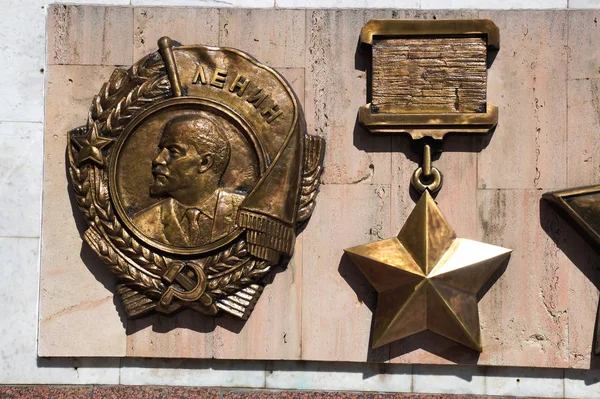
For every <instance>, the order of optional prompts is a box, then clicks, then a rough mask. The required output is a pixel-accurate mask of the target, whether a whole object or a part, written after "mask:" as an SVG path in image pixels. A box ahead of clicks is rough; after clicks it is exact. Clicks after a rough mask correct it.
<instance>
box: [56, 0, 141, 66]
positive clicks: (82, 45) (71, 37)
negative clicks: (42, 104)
mask: <svg viewBox="0 0 600 399" xmlns="http://www.w3.org/2000/svg"><path fill="white" fill-rule="evenodd" d="M132 26H133V9H131V8H125V7H91V6H66V5H51V6H50V7H49V9H48V50H47V51H48V64H50V65H52V64H61V65H63V64H72V65H127V66H128V65H131V63H132V62H133V58H132V56H133V37H132V32H133V28H132Z"/></svg>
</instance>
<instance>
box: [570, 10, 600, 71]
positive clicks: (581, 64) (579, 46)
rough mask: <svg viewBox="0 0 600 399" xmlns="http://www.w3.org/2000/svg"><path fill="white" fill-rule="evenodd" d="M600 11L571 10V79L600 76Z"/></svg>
mask: <svg viewBox="0 0 600 399" xmlns="http://www.w3.org/2000/svg"><path fill="white" fill-rule="evenodd" d="M598 23H600V11H599V10H586V11H581V10H579V11H570V12H569V33H568V34H569V48H568V51H569V79H586V78H589V79H594V78H600V49H599V48H598V41H600V26H598Z"/></svg>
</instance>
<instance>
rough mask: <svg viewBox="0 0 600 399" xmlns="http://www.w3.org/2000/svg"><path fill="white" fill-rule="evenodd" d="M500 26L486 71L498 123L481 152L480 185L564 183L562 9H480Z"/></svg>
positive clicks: (564, 31) (564, 28)
mask: <svg viewBox="0 0 600 399" xmlns="http://www.w3.org/2000/svg"><path fill="white" fill-rule="evenodd" d="M480 17H482V18H490V19H492V20H493V21H494V22H495V23H496V25H498V27H499V28H500V32H501V38H502V42H501V44H500V51H499V52H498V55H497V57H496V59H495V60H494V63H493V64H492V67H491V68H490V69H489V75H488V98H489V101H490V102H491V103H492V104H494V105H497V106H498V107H499V109H500V110H499V121H498V128H497V129H496V131H495V132H494V134H493V135H492V136H491V140H490V141H489V145H488V146H487V147H486V148H485V149H483V150H482V151H481V152H480V154H479V164H478V167H479V187H480V188H519V189H530V188H536V189H542V190H545V189H549V188H554V187H563V186H565V185H566V183H567V180H566V148H565V144H566V137H567V136H566V132H567V109H566V102H567V98H566V96H567V50H566V49H567V22H568V15H567V13H566V12H564V11H515V12H501V11H489V12H487V11H486V12H483V11H482V12H480Z"/></svg>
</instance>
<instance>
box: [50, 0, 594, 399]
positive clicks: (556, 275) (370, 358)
mask: <svg viewBox="0 0 600 399" xmlns="http://www.w3.org/2000/svg"><path fill="white" fill-rule="evenodd" d="M67 16H68V18H67ZM103 16H105V17H103ZM477 17H485V18H491V19H492V20H494V21H495V22H496V24H497V25H498V26H499V27H500V31H501V36H502V42H501V50H500V52H499V53H498V54H497V56H496V58H495V61H494V63H493V64H492V68H491V69H490V70H489V84H488V97H489V99H490V102H492V103H493V104H495V105H498V106H499V108H500V121H499V125H498V128H497V129H496V130H495V132H493V134H489V135H484V136H481V137H478V138H473V137H466V136H452V135H449V136H448V137H447V139H446V140H445V141H444V147H443V148H444V153H443V154H442V155H441V157H440V159H439V160H438V159H436V160H435V161H434V165H435V166H436V167H438V168H439V169H440V170H441V171H442V173H443V174H444V178H445V183H444V188H443V189H442V191H441V192H440V193H439V195H438V196H437V202H438V204H439V206H440V209H441V210H442V212H443V213H444V215H445V216H446V217H447V219H448V221H449V222H450V223H451V224H452V226H453V227H454V229H455V231H456V233H457V234H458V236H460V237H464V238H470V239H475V240H480V241H485V242H488V243H491V244H495V245H501V246H505V247H508V248H512V249H513V254H512V257H511V259H510V261H509V263H508V264H507V265H506V267H503V268H501V270H500V271H499V272H498V273H497V274H496V275H494V277H493V278H492V282H493V284H492V283H490V284H489V285H488V286H486V287H485V289H484V290H483V292H482V293H481V294H480V295H479V299H480V302H479V313H480V322H481V331H482V340H483V346H484V352H483V353H482V354H478V353H476V352H472V351H470V350H468V349H466V348H464V347H462V346H460V345H458V344H455V343H453V342H452V341H449V340H447V339H445V338H442V337H440V336H437V335H435V334H432V333H428V332H425V333H420V334H417V335H414V336H412V337H409V338H407V339H404V340H401V341H398V342H395V343H392V344H390V345H386V346H384V347H381V348H379V349H377V350H371V349H369V347H370V346H369V345H370V342H369V341H370V335H371V329H372V314H373V310H374V309H375V305H376V300H377V299H376V293H375V291H374V290H373V288H372V287H371V286H370V285H369V284H368V283H367V281H366V280H365V279H364V278H363V277H362V275H361V274H360V273H359V272H358V270H357V269H356V268H355V267H354V266H353V265H352V264H351V263H350V262H349V261H348V260H347V259H346V258H345V257H344V256H343V249H344V248H347V247H349V246H353V245H358V244H362V243H366V242H372V241H376V240H379V239H383V238H388V237H391V236H394V235H396V234H397V233H398V231H399V230H400V228H401V227H402V225H403V223H404V221H405V220H406V217H407V216H408V214H409V213H410V211H411V209H412V208H413V206H414V203H415V200H416V199H417V196H416V195H415V193H414V192H412V191H411V190H410V187H409V179H410V176H411V175H412V173H413V171H414V169H415V168H416V166H417V164H416V163H417V162H418V161H419V158H420V157H419V155H418V154H414V153H413V152H412V150H411V143H410V140H408V139H407V138H406V137H404V136H395V137H390V136H379V137H374V136H371V135H370V134H369V133H368V132H366V131H365V130H364V129H362V128H361V127H360V126H359V125H358V124H357V119H356V117H357V110H358V107H359V106H360V105H362V104H364V103H366V102H367V98H366V96H367V85H366V81H367V73H368V72H367V71H368V68H367V65H368V62H369V61H368V52H366V51H365V50H364V49H362V48H360V47H358V45H357V44H358V35H359V32H360V28H361V27H362V26H363V25H364V24H365V23H366V22H367V21H368V20H370V19H372V18H399V19H434V18H435V19H442V18H446V19H447V18H477ZM120 18H124V19H123V20H124V21H125V20H127V21H129V22H124V23H122V24H119V23H118V21H119V20H120ZM172 20H178V21H181V23H180V24H169V23H168V21H172ZM590 21H592V22H590ZM48 22H49V25H48V29H49V31H48V37H49V41H48V45H49V53H48V54H49V57H48V63H49V64H50V65H48V67H47V71H46V72H47V84H46V125H45V132H44V143H45V144H44V145H45V153H44V181H43V185H44V200H43V210H42V252H41V259H42V268H41V290H40V322H39V349H38V352H39V354H40V356H43V357H61V356H81V357H87V356H93V357H132V358H133V357H159V358H160V357H162V358H181V359H183V358H188V359H202V358H215V359H238V360H255V359H268V360H316V361H340V362H373V363H383V362H387V363H397V364H393V365H390V367H391V368H393V370H395V371H393V372H390V373H392V374H394V376H393V378H391V379H390V381H391V382H390V383H393V384H400V385H403V384H406V385H407V386H409V385H410V384H412V386H413V389H414V390H415V391H420V392H427V387H428V385H429V384H430V382H429V381H430V380H428V379H429V378H434V377H436V378H437V377H439V378H444V379H445V380H444V381H446V382H447V384H448V386H452V387H454V388H452V389H455V388H456V389H460V387H461V386H462V385H464V383H463V380H465V379H467V380H469V381H471V383H470V384H469V387H468V389H469V391H470V392H471V393H474V394H487V393H488V392H491V391H490V390H489V389H487V388H486V386H485V384H484V383H483V377H482V376H480V375H477V374H472V373H471V371H470V370H471V368H470V367H469V365H475V364H479V365H491V366H518V367H549V368H589V367H591V366H592V367H593V366H594V365H596V364H598V361H597V358H596V357H594V356H592V350H591V347H592V339H593V329H594V324H595V321H596V307H597V303H598V292H597V287H598V285H599V281H598V280H599V279H600V276H596V274H598V273H597V270H595V269H596V268H595V267H594V265H597V264H599V263H600V259H599V258H598V255H597V254H596V253H595V252H594V251H593V249H592V248H591V247H589V245H588V244H586V243H585V242H584V241H582V240H581V239H580V238H579V237H578V236H577V235H576V233H574V232H573V231H572V230H570V228H569V227H568V225H567V224H566V223H565V222H564V221H562V219H560V218H559V217H558V216H557V215H556V214H555V213H554V211H553V210H552V209H551V208H549V207H548V206H547V205H546V204H545V203H544V202H542V201H541V194H542V193H543V192H544V191H547V190H552V189H559V188H564V187H568V186H569V185H571V184H591V183H594V182H595V183H598V178H600V175H599V174H598V173H599V170H598V168H594V166H593V165H594V161H597V154H596V153H597V151H596V150H597V145H598V140H597V138H598V135H597V132H598V129H597V128H598V125H600V120H599V119H598V117H597V115H596V114H597V112H596V111H597V108H598V106H597V105H596V97H597V96H598V93H597V91H598V87H600V85H599V84H598V82H599V81H600V76H594V75H593V73H592V72H593V69H591V67H590V65H593V64H590V62H589V61H584V60H582V58H584V57H580V56H574V54H577V53H576V51H579V50H577V49H578V48H579V47H578V46H588V47H587V48H589V52H590V53H593V51H594V50H593V49H592V48H591V47H590V45H589V42H590V40H593V38H590V37H588V36H585V35H577V34H575V35H574V34H571V33H570V32H579V31H581V29H580V28H579V27H577V26H574V25H576V24H588V25H589V24H591V23H593V20H590V19H589V18H588V17H586V16H584V15H582V14H577V13H570V12H569V11H481V12H479V11H473V10H456V11H439V10H428V11H420V10H356V9H355V10H322V9H319V10H315V9H306V8H304V9H299V10H280V9H264V10H263V9H260V10H257V9H253V10H240V9H228V8H222V9H210V8H204V9H198V8H195V9H191V8H189V9H188V8H153V7H148V6H143V7H139V8H135V7H134V8H114V7H91V6H51V7H50V10H49V19H48ZM113 23H114V24H118V25H119V27H118V32H116V33H115V32H111V33H110V34H108V35H104V36H101V37H96V36H93V37H88V36H86V34H85V32H86V30H85V29H83V28H82V27H84V26H88V25H89V24H91V25H93V26H95V27H96V28H95V29H98V30H100V31H102V30H104V31H110V30H111V27H112V25H111V24H113ZM265 27H268V28H265ZM82 29H83V31H82ZM578 29H579V30H578ZM78 32H84V33H83V34H79V33H78ZM117 33H118V36H119V37H118V38H114V37H113V36H111V35H113V34H117ZM165 33H166V34H169V35H171V36H172V38H173V39H175V40H179V41H181V42H182V43H186V44H191V43H202V44H209V45H222V46H231V47H237V48H240V49H241V50H244V51H247V52H248V53H250V54H253V55H255V56H256V57H257V58H258V59H259V60H261V61H263V62H266V63H267V64H269V65H271V66H273V67H275V68H276V69H277V70H279V71H280V72H281V73H282V74H283V75H284V77H285V78H286V79H287V80H288V81H289V82H290V83H291V85H292V86H293V88H294V90H295V91H296V93H297V94H298V97H299V99H300V102H301V103H302V106H303V109H304V111H305V116H306V125H307V130H308V132H309V133H311V134H317V135H320V136H323V137H325V138H326V140H327V155H326V159H325V173H324V175H323V178H322V180H323V185H322V188H321V193H320V195H319V198H318V205H317V207H316V210H315V213H314V215H313V217H312V219H311V220H310V222H309V223H308V225H307V227H306V228H305V229H304V231H303V232H302V234H300V236H299V237H298V241H297V243H296V252H295V254H294V256H293V258H292V259H291V260H290V262H289V263H288V265H287V268H286V269H285V270H278V272H277V273H276V274H275V276H274V279H273V282H272V283H271V284H270V285H268V286H267V288H266V289H265V292H264V294H263V296H262V297H261V299H260V300H259V302H258V305H257V307H256V309H255V311H254V313H253V314H252V316H251V317H250V320H248V321H247V322H245V323H244V322H240V321H237V320H234V319H232V318H230V317H229V316H223V317H221V318H217V319H211V318H206V317H203V316H200V315H199V314H197V313H193V312H191V311H188V312H181V313H179V314H177V315H174V316H172V317H166V316H159V315H154V316H150V317H145V318H142V319H139V320H135V321H127V320H126V318H125V316H124V312H123V310H122V308H121V305H120V303H119V300H118V299H115V298H113V292H114V286H115V279H114V278H113V277H112V275H111V274H110V273H109V272H108V270H107V268H106V267H105V266H104V265H103V264H102V263H101V262H100V261H98V260H97V259H96V258H95V256H94V255H93V253H92V251H91V250H90V249H89V248H88V247H87V246H86V245H85V244H84V243H83V242H82V240H81V234H82V232H83V229H84V228H85V226H84V225H83V222H82V220H81V218H80V217H79V215H78V211H77V209H76V207H75V206H74V205H73V202H72V199H71V198H70V197H69V193H68V191H67V175H66V169H65V147H66V132H67V130H69V129H71V128H73V127H75V126H78V125H80V124H82V123H84V122H85V117H86V112H87V109H88V106H89V104H90V101H91V98H92V96H93V94H95V92H97V91H98V90H99V89H100V87H101V85H102V83H103V82H104V81H105V80H106V79H107V78H108V76H109V75H110V73H111V72H112V70H113V69H114V67H113V66H112V65H121V64H123V65H126V66H127V65H129V64H130V63H131V62H132V61H133V60H136V59H137V58H139V57H140V56H142V55H143V54H145V53H146V52H149V51H153V50H154V49H155V44H154V41H155V40H156V39H157V38H158V37H160V36H162V35H163V34H165ZM115 49H118V50H119V51H118V52H116V53H115ZM593 54H595V53H593ZM593 54H592V55H593ZM594 57H595V56H594ZM597 86H598V87H597ZM586 151H587V152H586ZM596 164H597V162H596ZM573 309H575V310H573ZM148 362H150V363H148V366H149V368H150V369H152V368H153V366H152V361H148ZM173 362H174V363H173V364H174V366H173V368H176V367H178V365H179V364H180V365H182V366H185V367H188V365H190V366H189V367H191V368H195V369H196V368H197V369H198V370H197V371H194V373H197V376H198V378H200V379H202V378H204V377H205V376H206V377H207V378H212V377H211V376H212V374H211V373H209V372H207V374H203V373H202V372H200V369H201V368H202V364H201V361H200V360H198V361H197V362H199V363H197V364H196V363H194V362H196V360H188V361H187V362H186V363H178V362H182V361H180V360H173ZM190 362H192V363H190ZM411 363H419V364H439V365H441V364H454V363H458V364H461V365H463V366H464V368H463V369H461V370H463V371H461V372H459V373H458V377H457V376H455V377H451V376H447V375H445V374H444V372H443V370H444V369H443V368H440V370H439V373H437V374H436V373H433V377H431V376H425V374H426V373H425V372H423V373H418V372H417V373H416V374H420V375H421V376H420V377H419V378H413V380H411V381H408V380H406V378H405V374H410V372H411V371H410V370H408V369H405V368H404V367H408V366H406V364H411ZM140 364H141V363H139V362H132V363H131V364H130V366H127V363H125V367H124V368H123V370H124V371H122V372H121V378H122V379H125V380H127V381H131V382H130V383H133V382H134V381H136V380H137V379H138V378H142V379H145V380H146V381H148V382H149V383H150V382H151V381H155V380H156V381H159V380H158V379H157V378H158V376H164V373H163V371H162V370H163V368H156V370H151V371H148V370H146V365H142V366H140ZM160 364H163V363H160ZM249 364H251V363H249ZM248 367H249V368H250V369H251V370H252V373H255V374H253V375H252V376H250V377H249V378H250V380H248V382H246V384H248V386H255V384H258V382H254V378H255V379H256V381H260V380H261V379H263V382H264V378H267V380H266V381H267V385H268V386H270V387H273V388H286V387H289V386H297V385H298V384H297V381H301V380H304V379H307V378H309V379H310V378H312V377H311V375H313V374H314V372H315V370H313V369H312V368H310V369H307V370H306V371H303V372H297V371H296V369H294V370H289V372H285V370H281V371H280V372H279V373H278V374H277V375H275V376H272V377H269V372H268V371H265V370H264V369H263V368H259V369H252V367H251V366H250V365H249V366H248ZM282 367H283V366H282ZM170 369H171V367H167V368H165V370H166V371H165V372H166V373H169V372H170V371H169V370H170ZM427 370H430V369H427ZM412 371H413V372H414V371H415V370H412ZM417 371H418V370H417ZM354 372H355V371H354V369H352V367H350V366H348V369H347V373H348V375H351V374H352V373H354ZM194 373H192V374H193V375H196V374H194ZM265 373H266V374H265ZM311 373H312V374H311ZM427 373H428V374H431V372H430V371H428V372H427ZM470 373H471V374H472V375H471V374H470ZM413 374H414V373H413ZM176 375H180V374H178V373H173V376H174V377H173V378H175V376H176ZM182 375H183V374H182ZM214 375H216V374H214ZM265 376H266V377H265ZM495 378H496V379H495V380H493V383H494V384H496V385H497V389H496V388H495V391H494V392H496V391H501V392H503V393H505V394H530V392H533V391H532V390H531V389H532V388H531V385H530V382H528V381H529V380H524V383H523V384H521V385H515V384H514V381H512V379H511V376H510V375H502V374H498V375H496V376H495ZM534 380H535V375H532V376H531V381H534ZM161 381H162V380H161ZM382 381H383V380H382ZM382 381H375V380H374V381H372V382H373V384H375V383H376V384H378V386H379V385H380V384H383V382H382ZM479 381H481V383H480V382H479ZM180 383H181V384H184V385H186V384H187V383H186V382H180ZM365 383H366V384H367V385H368V384H369V383H370V382H369V381H366V382H365ZM232 384H234V385H232V386H235V383H232ZM384 385H385V384H384ZM308 387H311V388H315V389H327V387H328V384H327V381H321V382H319V381H313V382H312V383H311V384H310V385H309V386H308ZM358 388H359V387H358V386H357V389H358ZM562 388H563V387H562V386H558V385H552V386H549V387H548V389H547V391H548V395H550V396H555V395H556V394H557V392H559V391H560V390H561V389H562ZM449 389H450V388H449ZM573 389H576V388H573Z"/></svg>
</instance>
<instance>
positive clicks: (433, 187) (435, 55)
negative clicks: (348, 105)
mask: <svg viewBox="0 0 600 399" xmlns="http://www.w3.org/2000/svg"><path fill="white" fill-rule="evenodd" d="M361 41H362V43H363V45H365V46H370V47H371V49H372V69H371V71H372V72H371V76H370V82H369V83H370V85H371V90H370V92H371V98H370V103H369V104H366V105H364V106H362V107H360V109H359V121H360V122H361V124H363V125H364V126H365V127H366V128H367V129H368V130H369V131H370V132H371V133H374V134H399V133H402V134H410V136H411V137H412V139H413V140H414V141H417V143H418V144H420V145H418V146H417V147H418V148H420V150H421V151H422V164H421V165H420V166H418V167H417V168H416V170H415V172H414V174H413V176H412V179H411V184H412V186H413V187H414V188H415V189H416V190H417V191H418V192H419V193H420V194H421V198H420V200H419V201H418V203H417V204H416V206H415V208H414V209H413V211H412V213H411V214H410V215H409V217H408V219H407V220H406V222H405V224H404V227H402V229H401V230H400V232H399V233H398V235H397V236H396V237H392V238H390V239H387V240H381V241H377V242H373V243H367V244H365V245H360V246H356V247H353V248H348V249H346V254H347V255H348V256H349V258H350V259H351V260H352V262H353V263H354V264H355V265H356V266H357V267H358V268H359V270H360V271H361V272H362V273H363V274H364V275H365V277H366V278H367V280H368V281H369V282H370V283H371V284H372V285H373V287H374V288H375V290H377V292H378V301H377V308H376V311H375V321H374V331H373V342H372V346H373V347H374V348H375V347H379V346H382V345H385V344H388V343H391V342H394V341H396V340H399V339H402V338H405V337H407V336H409V335H412V334H415V333H418V332H421V331H424V330H430V331H433V332H435V333H437V334H440V335H442V336H444V337H446V338H449V339H451V340H453V341H456V342H458V343H460V344H463V345H465V346H467V347H470V348H473V349H474V350H476V351H479V352H481V351H482V342H481V334H480V327H479V313H478V308H477V293H478V292H479V291H480V289H481V288H482V287H483V286H484V284H486V282H487V280H489V279H490V277H491V276H492V274H494V272H495V271H496V270H497V269H498V268H499V267H500V266H501V265H502V264H503V263H504V262H506V261H507V259H508V257H509V256H510V253H511V250H510V249H506V248H502V247H499V246H495V245H489V244H485V243H481V242H477V241H473V240H468V239H464V238H458V237H457V235H456V233H455V232H454V230H453V229H452V227H451V226H450V225H449V224H448V222H447V221H446V219H445V218H444V216H443V215H442V213H441V211H440V209H439V208H438V206H437V204H436V202H435V201H434V199H433V197H432V194H435V193H436V192H437V191H439V190H440V189H441V188H442V179H443V176H442V173H441V172H440V171H439V170H438V169H437V168H435V167H434V166H433V165H432V152H434V151H441V142H442V139H443V138H444V136H445V135H446V134H447V133H453V132H458V133H468V134H471V133H472V134H486V133H488V132H489V131H490V130H491V129H492V128H493V127H494V126H495V125H496V124H497V122H498V109H497V107H496V106H494V105H492V104H489V103H488V102H487V98H486V85H487V68H488V66H489V63H490V52H492V51H497V50H498V49H499V45H500V34H499V31H498V28H497V26H496V25H495V24H494V23H493V22H492V21H490V20H433V21H411V20H371V21H369V22H368V23H367V24H366V25H365V26H364V27H363V29H362V31H361Z"/></svg>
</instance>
